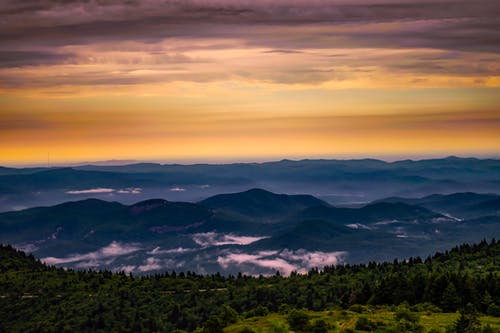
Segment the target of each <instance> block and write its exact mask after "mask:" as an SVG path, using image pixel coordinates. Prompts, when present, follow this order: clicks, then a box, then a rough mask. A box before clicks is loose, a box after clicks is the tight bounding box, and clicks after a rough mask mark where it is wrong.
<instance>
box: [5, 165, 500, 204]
mask: <svg viewBox="0 0 500 333" xmlns="http://www.w3.org/2000/svg"><path fill="white" fill-rule="evenodd" d="M252 188H264V189H266V190H268V191H272V192H276V193H286V194H298V193H307V194H310V195H313V196H315V197H317V198H319V199H321V200H324V201H326V202H328V203H330V204H333V205H336V206H338V205H344V206H345V205H362V204H367V203H369V202H371V201H374V200H380V199H383V198H386V197H393V196H395V197H405V198H418V197H424V196H428V195H432V194H451V193H457V192H476V193H500V160H498V159H477V158H459V157H453V156H452V157H447V158H441V159H428V160H418V161H413V160H402V161H396V162H385V161H381V160H375V159H359V160H300V161H292V160H282V161H276V162H266V163H234V164H192V165H180V164H155V163H135V164H129V165H115V166H110V165H80V166H71V167H51V168H41V167H38V168H6V167H0V211H11V210H19V209H24V208H29V207H36V206H48V205H56V204H59V203H63V202H67V201H74V200H82V199H86V198H98V199H102V200H107V201H118V202H121V203H124V204H133V203H136V202H139V201H141V200H147V199H150V198H163V199H166V200H169V201H188V202H198V201H201V200H203V199H206V198H208V197H210V196H213V195H217V194H220V193H229V192H242V191H246V190H249V189H252Z"/></svg>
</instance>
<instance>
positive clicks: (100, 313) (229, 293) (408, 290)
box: [0, 241, 500, 332]
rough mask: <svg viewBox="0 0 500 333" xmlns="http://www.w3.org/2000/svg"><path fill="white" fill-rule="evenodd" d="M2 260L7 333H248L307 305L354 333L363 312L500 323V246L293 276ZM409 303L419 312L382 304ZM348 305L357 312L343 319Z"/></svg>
mask: <svg viewBox="0 0 500 333" xmlns="http://www.w3.org/2000/svg"><path fill="white" fill-rule="evenodd" d="M0 258H1V259H2V260H1V261H0V295H1V297H0V330H1V331H4V332H14V331H15V332H29V331H36V332H62V331H79V332H96V331H103V332H104V331H106V332H107V331H122V332H129V331H131V332H132V331H133V332H151V331H172V330H174V329H182V330H186V331H195V330H198V329H200V328H204V331H205V332H220V331H221V329H222V327H223V326H229V327H228V328H227V332H234V329H235V328H236V327H238V326H234V327H233V326H230V325H231V324H232V323H234V322H238V323H241V324H238V325H240V326H239V327H240V329H241V328H242V327H243V326H245V325H248V323H250V322H252V323H260V320H261V319H260V318H262V320H263V321H264V320H267V319H266V318H267V317H266V316H267V315H268V314H269V312H272V313H278V312H279V313H281V317H280V315H277V317H276V319H278V321H280V320H282V319H280V318H283V316H285V317H286V316H287V314H288V316H290V315H291V313H292V312H293V311H295V310H293V309H302V308H304V309H307V310H309V311H315V312H309V314H310V317H309V318H321V317H322V316H325V314H326V312H324V313H320V312H318V311H330V312H328V313H330V317H328V318H327V321H328V322H330V321H332V322H337V321H335V320H336V319H335V318H337V317H335V316H337V315H338V316H344V318H347V319H348V320H352V321H350V323H351V324H349V325H353V326H352V327H355V326H357V325H358V324H357V321H359V320H360V319H359V316H360V315H361V316H363V314H364V316H365V317H368V318H369V319H370V321H369V322H368V323H367V324H368V325H378V326H379V327H380V328H383V327H385V328H386V329H387V328H389V327H390V326H388V325H392V324H391V323H392V321H393V319H392V318H393V317H392V316H393V315H392V314H391V313H399V312H401V313H402V312H405V311H406V312H405V314H402V315H404V316H410V317H411V316H417V315H418V316H420V315H422V316H423V315H424V314H425V316H428V317H429V316H431V317H429V318H431V319H432V320H438V321H439V320H441V321H442V324H443V325H444V323H453V322H454V321H455V319H454V318H457V316H453V315H452V314H450V315H449V316H445V315H444V314H443V315H440V314H439V312H441V311H444V312H445V313H446V312H447V313H453V312H455V311H456V310H457V309H459V308H462V307H464V306H466V305H467V304H469V303H470V305H469V308H472V309H473V310H474V311H477V312H478V313H479V314H481V313H482V314H483V315H484V314H489V315H490V317H484V318H483V317H481V318H482V319H481V320H482V321H483V320H484V321H485V322H489V323H491V324H492V325H494V327H497V328H498V327H499V325H500V321H499V320H498V319H495V318H493V317H491V316H500V308H499V307H498V304H500V289H499V286H500V274H499V272H500V266H499V265H500V242H496V241H491V242H489V243H488V242H486V241H483V242H481V243H479V244H476V245H468V244H464V245H462V246H459V247H455V248H453V249H452V250H450V251H446V252H443V253H436V254H435V255H434V256H432V257H429V258H426V259H421V258H410V259H408V260H406V261H394V262H392V263H379V264H377V263H369V264H361V265H345V266H342V265H341V266H328V267H325V268H324V269H323V270H317V269H311V270H310V271H309V272H308V273H307V274H305V275H297V274H292V275H291V276H290V277H288V278H284V277H281V276H278V275H275V276H269V277H251V276H244V275H241V274H239V275H238V276H227V277H224V276H222V275H219V274H216V275H208V276H202V275H197V274H194V273H191V272H186V273H174V272H169V273H164V274H159V275H158V274H157V275H154V276H149V277H140V278H138V277H132V276H130V275H126V274H124V273H111V272H109V271H104V272H94V271H73V270H63V269H58V268H54V267H49V266H46V265H41V264H40V263H39V262H37V261H35V259H34V258H33V257H29V256H26V255H25V254H24V253H22V252H20V251H16V250H13V249H12V248H11V247H8V246H1V247H0ZM402 302H405V303H407V304H408V305H407V307H411V308H407V310H404V309H403V310H401V309H399V308H398V309H396V308H391V309H393V310H390V309H389V308H385V309H386V310H384V308H383V307H380V306H390V305H397V304H400V303H402ZM356 304H359V305H369V307H367V308H363V307H360V306H358V305H356ZM372 306H378V307H377V308H371V307H372ZM342 308H343V309H349V311H347V312H346V311H344V312H341V311H340V309H342ZM403 308H405V307H403ZM335 309H339V311H337V310H335ZM370 309H372V310H370ZM384 311H385V312H384ZM391 311H393V312H391ZM394 311H395V312H394ZM370 313H371V314H370ZM434 313H435V315H434ZM334 314H335V316H334V317H331V316H333V315H334ZM375 315H376V316H377V317H374V316H375ZM263 316H264V317H263ZM384 316H385V317H384ZM387 316H389V317H387ZM245 318H248V319H251V318H253V321H251V320H247V319H245ZM329 318H331V319H329ZM349 318H350V319H349ZM356 318H357V319H356ZM384 318H385V319H384ZM396 318H397V317H396ZM405 318H409V317H405ZM431 319H429V320H431ZM337 320H338V319H337ZM426 320H427V319H425V320H424V318H423V319H422V322H423V324H425V325H424V327H427V328H428V329H429V328H439V327H442V326H439V325H437V324H439V322H438V323H437V324H436V323H434V324H432V323H431V322H427V321H426ZM371 321H373V323H371ZM370 323H371V324H370ZM399 324H401V322H399V323H398V325H399ZM258 325H261V324H258ZM266 325H267V324H266ZM360 325H361V324H360ZM232 327H233V328H232ZM253 328H257V327H256V326H253ZM331 329H335V327H332V328H331ZM346 329H347V326H346ZM356 330H358V329H356ZM421 331H422V330H420V332H421ZM264 332H265V331H264Z"/></svg>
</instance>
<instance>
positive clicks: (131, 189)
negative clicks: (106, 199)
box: [116, 187, 142, 194]
mask: <svg viewBox="0 0 500 333" xmlns="http://www.w3.org/2000/svg"><path fill="white" fill-rule="evenodd" d="M141 192H142V188H139V187H128V188H124V189H120V190H117V191H116V193H118V194H140V193H141Z"/></svg>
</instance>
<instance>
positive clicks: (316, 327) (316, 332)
mask: <svg viewBox="0 0 500 333" xmlns="http://www.w3.org/2000/svg"><path fill="white" fill-rule="evenodd" d="M329 328H330V325H328V324H327V323H326V321H324V320H323V319H318V320H315V321H314V322H313V324H312V325H311V332H312V333H326V332H328V329H329Z"/></svg>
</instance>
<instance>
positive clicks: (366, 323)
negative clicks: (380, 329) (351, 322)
mask: <svg viewBox="0 0 500 333" xmlns="http://www.w3.org/2000/svg"><path fill="white" fill-rule="evenodd" d="M355 328H356V329H357V330H360V331H369V332H371V331H373V330H374V329H375V328H377V325H376V324H375V323H374V322H373V321H371V320H370V319H368V318H366V317H359V318H358V319H357V320H356V326H355Z"/></svg>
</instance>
